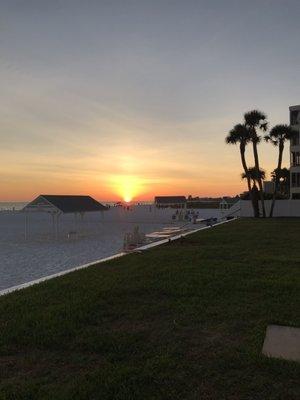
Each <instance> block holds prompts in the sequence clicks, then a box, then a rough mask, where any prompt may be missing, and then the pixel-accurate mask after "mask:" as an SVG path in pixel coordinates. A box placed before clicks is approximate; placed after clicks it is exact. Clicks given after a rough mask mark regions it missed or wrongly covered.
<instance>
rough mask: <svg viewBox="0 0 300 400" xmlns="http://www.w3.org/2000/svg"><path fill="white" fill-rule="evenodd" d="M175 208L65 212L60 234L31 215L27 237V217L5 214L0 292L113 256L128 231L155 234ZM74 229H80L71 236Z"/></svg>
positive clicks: (212, 213) (43, 217)
mask: <svg viewBox="0 0 300 400" xmlns="http://www.w3.org/2000/svg"><path fill="white" fill-rule="evenodd" d="M198 212H199V216H201V217H204V218H207V217H218V214H219V210H215V209H214V210H213V209H212V210H210V209H201V210H198ZM173 214H174V210H173V209H154V208H153V207H150V206H145V205H143V206H135V207H133V208H132V209H129V210H127V209H124V208H118V207H116V208H111V209H110V210H109V211H107V212H104V213H103V214H102V213H87V214H86V215H85V216H84V218H83V220H81V219H80V218H77V220H76V221H75V218H74V215H71V214H70V215H63V216H61V218H60V223H59V235H58V238H55V235H54V231H53V226H52V220H51V217H50V216H49V215H48V214H45V213H31V214H30V215H29V218H28V237H27V239H25V235H24V233H25V216H24V213H21V212H5V211H4V212H0V290H1V289H6V288H9V287H11V286H15V285H19V284H22V283H26V282H29V281H31V280H34V279H38V278H41V277H44V276H47V275H50V274H53V273H56V272H60V271H64V270H66V269H69V268H72V267H76V266H79V265H81V264H85V263H88V262H92V261H95V260H98V259H101V258H103V257H108V256H111V255H114V254H116V253H118V252H120V251H122V247H123V239H124V235H125V233H127V232H132V230H133V228H134V227H135V226H137V225H138V226H139V228H140V231H141V232H144V233H150V232H153V231H156V230H159V229H161V228H162V227H165V226H168V225H172V224H173V225H178V222H173V221H172V215H173ZM69 232H76V234H73V235H71V237H70V238H68V233H69Z"/></svg>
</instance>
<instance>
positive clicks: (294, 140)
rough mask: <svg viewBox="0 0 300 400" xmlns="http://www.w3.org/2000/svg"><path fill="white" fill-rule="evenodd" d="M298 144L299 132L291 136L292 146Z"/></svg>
mask: <svg viewBox="0 0 300 400" xmlns="http://www.w3.org/2000/svg"><path fill="white" fill-rule="evenodd" d="M298 145H299V133H298V135H295V136H294V137H293V138H292V146H298Z"/></svg>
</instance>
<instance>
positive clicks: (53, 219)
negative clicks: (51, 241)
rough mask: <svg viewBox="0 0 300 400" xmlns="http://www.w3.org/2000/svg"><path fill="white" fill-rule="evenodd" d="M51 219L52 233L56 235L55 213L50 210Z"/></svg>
mask: <svg viewBox="0 0 300 400" xmlns="http://www.w3.org/2000/svg"><path fill="white" fill-rule="evenodd" d="M51 219H52V233H53V236H54V237H55V236H56V227H55V214H54V213H53V212H52V213H51Z"/></svg>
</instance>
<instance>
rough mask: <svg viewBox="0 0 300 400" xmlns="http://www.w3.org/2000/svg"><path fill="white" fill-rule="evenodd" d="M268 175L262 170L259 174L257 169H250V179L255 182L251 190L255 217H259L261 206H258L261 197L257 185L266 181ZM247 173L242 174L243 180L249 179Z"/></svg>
mask: <svg viewBox="0 0 300 400" xmlns="http://www.w3.org/2000/svg"><path fill="white" fill-rule="evenodd" d="M265 176H266V173H265V171H264V170H262V169H260V170H259V172H258V171H257V169H256V167H250V168H249V169H248V177H249V178H250V180H251V181H252V182H253V186H252V189H251V201H252V206H253V210H254V217H256V218H258V217H259V204H258V197H259V190H258V189H257V186H256V183H258V182H259V180H264V179H265ZM248 177H247V176H246V174H245V173H242V178H243V179H248Z"/></svg>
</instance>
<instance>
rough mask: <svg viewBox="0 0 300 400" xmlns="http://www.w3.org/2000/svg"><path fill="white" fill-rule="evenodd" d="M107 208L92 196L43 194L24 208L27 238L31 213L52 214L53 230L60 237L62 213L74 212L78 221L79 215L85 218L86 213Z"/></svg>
mask: <svg viewBox="0 0 300 400" xmlns="http://www.w3.org/2000/svg"><path fill="white" fill-rule="evenodd" d="M107 209H108V208H107V207H105V206H104V205H103V204H101V203H99V202H98V201H97V200H95V199H93V198H92V197H91V196H78V195H49V194H41V195H39V196H38V197H36V198H35V199H34V200H33V201H31V202H30V203H28V204H27V205H26V206H25V207H24V208H23V209H22V212H24V213H25V239H27V236H28V216H29V213H32V212H45V213H48V214H49V215H51V217H52V225H53V232H54V234H55V237H58V224H59V218H60V216H61V215H63V214H74V219H75V222H76V220H77V216H80V217H81V218H82V219H83V217H84V214H85V213H88V212H103V211H106V210H107Z"/></svg>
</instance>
